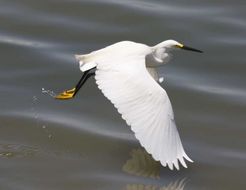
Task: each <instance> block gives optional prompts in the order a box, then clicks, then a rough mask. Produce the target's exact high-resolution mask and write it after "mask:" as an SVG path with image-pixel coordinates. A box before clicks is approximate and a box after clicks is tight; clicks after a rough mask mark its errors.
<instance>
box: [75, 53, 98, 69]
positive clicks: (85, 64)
mask: <svg viewBox="0 0 246 190" xmlns="http://www.w3.org/2000/svg"><path fill="white" fill-rule="evenodd" d="M74 56H75V59H76V60H77V61H78V62H79V68H80V70H81V71H82V72H85V71H87V70H90V69H92V68H94V67H96V63H95V62H94V61H89V60H87V59H86V57H87V56H86V55H77V54H75V55H74Z"/></svg>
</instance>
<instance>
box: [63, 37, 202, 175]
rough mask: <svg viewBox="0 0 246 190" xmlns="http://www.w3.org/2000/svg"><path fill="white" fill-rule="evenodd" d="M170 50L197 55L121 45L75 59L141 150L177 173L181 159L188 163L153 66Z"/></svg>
mask: <svg viewBox="0 0 246 190" xmlns="http://www.w3.org/2000/svg"><path fill="white" fill-rule="evenodd" d="M175 48H183V49H187V50H192V51H197V52H201V51H200V50H196V49H193V48H190V47H187V46H184V45H182V44H180V43H178V42H176V41H174V40H167V41H164V42H162V43H160V44H157V45H156V46H154V47H149V46H147V45H144V44H140V43H135V42H130V41H123V42H119V43H116V44H113V45H111V46H108V47H106V48H103V49H101V50H98V51H94V52H91V53H90V54H86V55H76V59H77V60H78V61H79V63H80V69H81V71H82V72H85V71H88V70H90V69H92V68H94V67H96V72H95V79H96V83H97V85H98V88H99V89H100V90H101V91H102V92H103V94H104V95H105V96H106V97H107V98H108V99H109V100H110V101H111V102H112V103H113V105H114V106H115V107H116V109H117V110H118V112H119V113H120V114H121V115H122V118H123V119H124V120H125V121H126V123H127V124H128V125H129V126H131V129H132V131H133V132H134V133H135V136H136V138H137V139H138V140H139V142H140V144H141V145H142V146H143V147H144V148H145V149H146V151H147V152H148V153H150V154H151V155H152V156H153V158H154V159H155V160H157V161H160V163H161V164H162V165H163V166H168V167H169V168H170V169H171V170H172V169H173V167H175V168H176V169H179V162H180V163H181V164H182V166H184V167H187V165H186V163H185V159H186V160H188V161H190V162H192V160H191V159H190V158H189V157H188V156H187V155H186V153H185V151H184V149H183V146H182V143H181V140H180V137H179V133H178V131H177V128H176V124H175V121H174V114H173V110H172V106H171V103H170V100H169V98H168V95H167V93H166V91H165V90H164V89H163V88H162V87H161V86H160V85H159V84H158V83H157V81H159V77H158V74H157V71H156V67H158V66H161V65H163V64H165V63H167V61H168V60H169V59H170V50H172V49H175ZM73 91H74V90H72V92H73ZM63 95H64V94H63ZM65 95H67V94H66V93H65Z"/></svg>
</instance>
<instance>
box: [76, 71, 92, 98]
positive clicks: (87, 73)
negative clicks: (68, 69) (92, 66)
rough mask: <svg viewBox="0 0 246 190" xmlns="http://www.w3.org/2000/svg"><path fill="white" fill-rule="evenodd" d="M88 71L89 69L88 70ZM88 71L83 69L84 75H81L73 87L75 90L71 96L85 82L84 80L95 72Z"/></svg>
mask: <svg viewBox="0 0 246 190" xmlns="http://www.w3.org/2000/svg"><path fill="white" fill-rule="evenodd" d="M89 71H90V70H89ZM89 71H85V72H84V75H83V76H82V77H81V79H80V81H79V82H78V84H77V85H76V87H75V91H74V94H73V97H74V96H75V95H76V94H77V92H78V91H79V90H80V89H81V87H82V86H83V85H84V84H85V82H86V81H87V80H88V79H89V78H90V77H91V76H94V75H95V72H89Z"/></svg>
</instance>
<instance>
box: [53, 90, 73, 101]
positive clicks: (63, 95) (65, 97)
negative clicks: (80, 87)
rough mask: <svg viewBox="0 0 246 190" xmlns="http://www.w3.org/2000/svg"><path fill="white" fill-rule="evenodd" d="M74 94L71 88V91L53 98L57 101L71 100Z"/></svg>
mask: <svg viewBox="0 0 246 190" xmlns="http://www.w3.org/2000/svg"><path fill="white" fill-rule="evenodd" d="M74 92H75V88H73V89H71V90H66V91H64V92H62V93H60V94H58V95H57V96H55V98H56V99H59V100H67V99H71V98H73V95H74Z"/></svg>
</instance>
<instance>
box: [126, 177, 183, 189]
mask: <svg viewBox="0 0 246 190" xmlns="http://www.w3.org/2000/svg"><path fill="white" fill-rule="evenodd" d="M184 187H185V179H183V180H177V181H175V182H174V183H170V184H168V185H167V186H162V187H159V186H157V185H144V184H130V185H127V186H126V188H125V190H183V189H184Z"/></svg>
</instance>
